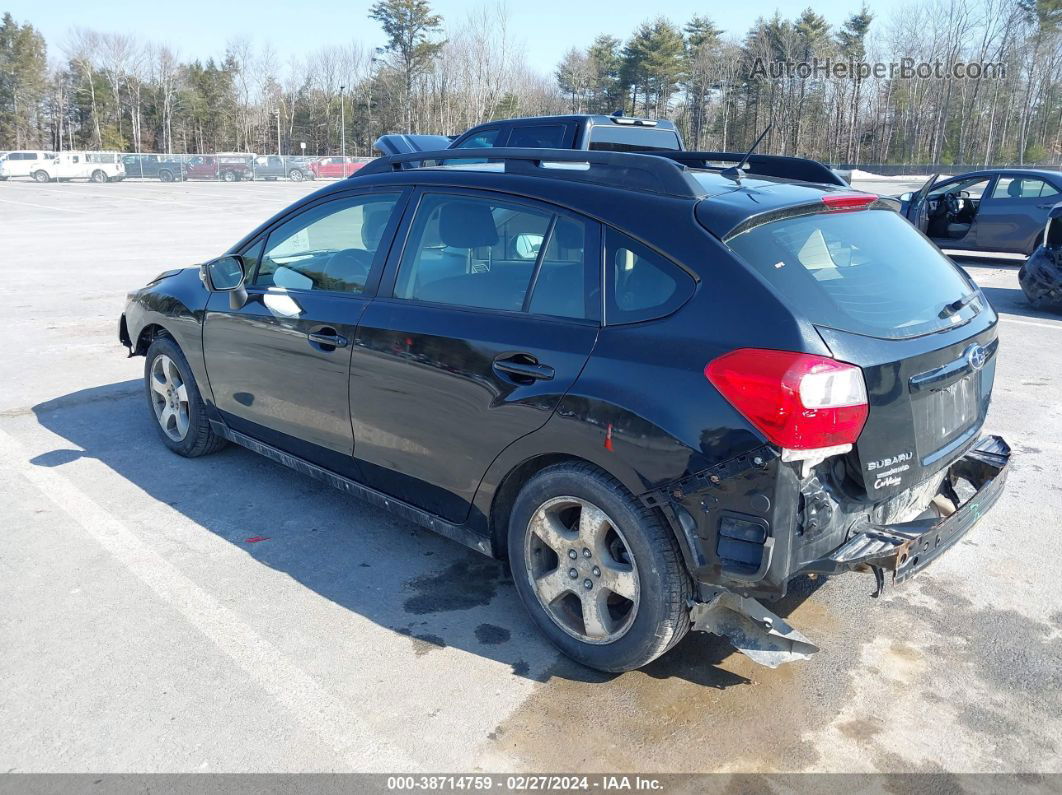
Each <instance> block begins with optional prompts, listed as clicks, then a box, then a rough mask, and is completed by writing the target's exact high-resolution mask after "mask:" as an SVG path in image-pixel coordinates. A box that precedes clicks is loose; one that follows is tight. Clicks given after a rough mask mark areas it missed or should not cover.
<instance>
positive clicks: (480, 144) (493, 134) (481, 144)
mask: <svg viewBox="0 0 1062 795" xmlns="http://www.w3.org/2000/svg"><path fill="white" fill-rule="evenodd" d="M499 132H500V130H499V129H498V128H497V127H495V128H494V129H493V130H483V131H482V132H478V133H476V134H475V135H473V136H471V137H469V138H466V139H465V140H463V141H462V142H461V143H460V144H459V145H458V146H456V147H454V148H455V149H487V148H489V147H491V146H494V142H495V141H497V140H498V133H499Z"/></svg>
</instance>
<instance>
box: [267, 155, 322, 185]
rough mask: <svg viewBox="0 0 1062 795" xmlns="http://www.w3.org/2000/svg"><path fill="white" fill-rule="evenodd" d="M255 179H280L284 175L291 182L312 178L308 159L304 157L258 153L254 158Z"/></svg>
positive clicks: (312, 174)
mask: <svg viewBox="0 0 1062 795" xmlns="http://www.w3.org/2000/svg"><path fill="white" fill-rule="evenodd" d="M253 168H254V178H255V179H267V180H273V179H280V178H281V177H284V178H286V179H290V180H291V181H292V182H302V181H303V180H304V179H313V178H314V173H313V171H312V170H311V169H310V164H309V160H306V159H305V158H295V157H284V156H282V155H258V156H257V157H256V158H255V159H254V163H253Z"/></svg>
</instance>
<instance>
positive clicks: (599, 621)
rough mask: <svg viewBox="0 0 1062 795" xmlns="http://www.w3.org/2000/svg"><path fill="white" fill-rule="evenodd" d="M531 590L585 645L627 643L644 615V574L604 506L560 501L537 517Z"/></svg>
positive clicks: (529, 561)
mask: <svg viewBox="0 0 1062 795" xmlns="http://www.w3.org/2000/svg"><path fill="white" fill-rule="evenodd" d="M524 564H525V570H526V572H527V577H528V579H529V581H530V583H531V587H532V589H533V590H534V592H535V595H536V596H537V597H538V600H539V602H540V603H541V605H542V607H543V608H544V609H545V611H546V613H547V615H549V617H550V618H551V619H552V620H553V622H554V623H556V624H557V626H559V627H560V628H561V629H562V630H564V631H565V632H567V633H568V634H569V635H571V636H572V637H574V638H577V639H578V640H580V641H583V642H584V643H593V644H605V643H612V642H613V641H616V640H618V639H619V638H621V637H622V636H623V635H624V634H625V633H626V632H627V630H629V629H630V627H631V624H633V623H634V619H635V616H637V614H638V602H639V596H640V586H639V583H638V569H637V565H636V564H635V561H634V558H633V556H632V555H631V553H630V548H629V546H628V544H627V541H626V539H625V538H624V537H623V533H621V532H620V530H619V528H618V527H616V524H615V523H614V522H613V521H612V520H611V519H610V518H609V517H608V515H607V514H606V513H605V512H604V511H603V510H601V508H599V507H598V506H596V505H594V504H593V503H591V502H588V501H586V500H583V499H580V498H578V497H555V498H553V499H550V500H547V501H546V502H544V503H543V504H542V505H540V506H539V508H538V510H537V511H535V513H534V514H533V515H532V517H531V521H530V522H529V524H528V530H527V533H526V536H525V541H524Z"/></svg>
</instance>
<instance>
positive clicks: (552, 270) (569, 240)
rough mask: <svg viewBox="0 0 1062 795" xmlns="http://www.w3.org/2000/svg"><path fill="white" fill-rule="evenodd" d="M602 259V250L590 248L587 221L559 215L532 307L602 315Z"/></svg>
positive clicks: (556, 313)
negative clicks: (589, 249) (599, 285)
mask: <svg viewBox="0 0 1062 795" xmlns="http://www.w3.org/2000/svg"><path fill="white" fill-rule="evenodd" d="M595 248H596V246H595ZM595 253H596V254H598V256H594V255H595ZM600 263H601V260H600V251H597V252H594V251H588V250H587V229H586V224H585V223H583V222H582V221H576V220H575V219H572V218H563V217H561V218H558V219H557V223H556V225H555V226H554V227H553V231H552V233H551V234H550V236H549V241H548V242H547V243H546V248H545V251H543V252H542V262H541V264H540V265H539V271H538V276H537V277H536V279H535V286H534V289H533V290H532V291H531V301H530V303H529V304H528V310H529V311H531V312H534V313H535V314H539V315H554V316H556V317H568V318H576V319H579V320H584V319H596V318H597V317H598V316H599V315H600V311H599V309H598V306H599V302H600V301H601V292H600V291H599V290H598V286H597V283H598V274H599V271H600V270H601V264H600Z"/></svg>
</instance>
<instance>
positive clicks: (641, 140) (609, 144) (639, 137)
mask: <svg viewBox="0 0 1062 795" xmlns="http://www.w3.org/2000/svg"><path fill="white" fill-rule="evenodd" d="M589 148H590V149H596V150H599V151H605V152H645V151H652V150H654V149H655V150H657V151H668V152H673V151H678V150H679V149H681V148H682V147H681V146H680V145H679V137H678V133H676V132H675V131H674V130H661V129H658V128H656V127H635V126H634V125H629V124H624V125H621V124H609V125H604V124H595V125H594V126H593V127H591V128H590V147H589Z"/></svg>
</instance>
